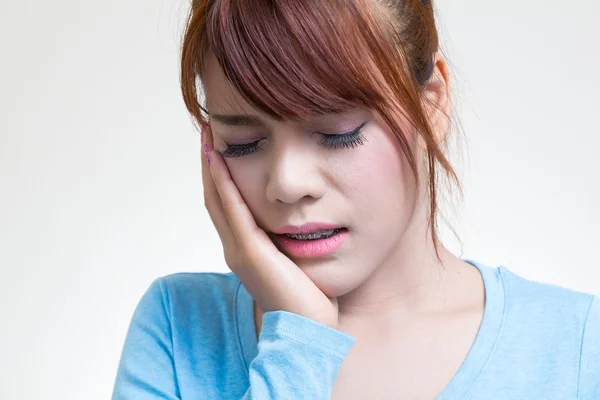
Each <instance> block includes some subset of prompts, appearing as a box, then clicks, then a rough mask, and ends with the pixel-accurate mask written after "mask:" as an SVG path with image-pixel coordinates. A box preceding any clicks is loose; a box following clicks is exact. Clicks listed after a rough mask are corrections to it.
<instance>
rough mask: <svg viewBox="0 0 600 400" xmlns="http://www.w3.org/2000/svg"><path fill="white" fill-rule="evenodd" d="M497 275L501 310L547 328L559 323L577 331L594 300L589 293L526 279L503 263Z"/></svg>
mask: <svg viewBox="0 0 600 400" xmlns="http://www.w3.org/2000/svg"><path fill="white" fill-rule="evenodd" d="M497 275H498V277H499V279H501V281H502V286H503V288H504V295H505V313H507V315H508V316H510V315H514V316H515V317H526V318H530V321H531V322H533V321H537V322H538V323H539V324H543V325H546V326H548V327H550V326H555V325H557V324H559V325H560V326H561V327H562V328H563V329H572V330H574V331H577V332H581V330H582V329H583V327H584V325H585V322H586V320H587V318H588V314H589V312H590V308H591V307H592V303H593V302H597V301H598V300H597V298H596V297H595V296H593V295H592V294H589V293H584V292H581V291H577V290H573V289H569V288H566V287H563V286H559V285H554V284H549V283H545V282H540V281H535V280H531V279H527V278H524V277H522V276H520V275H518V274H516V273H514V272H512V271H510V270H509V269H508V268H506V267H503V266H500V267H498V268H497Z"/></svg>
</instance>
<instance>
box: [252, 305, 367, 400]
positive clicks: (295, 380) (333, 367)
mask: <svg viewBox="0 0 600 400" xmlns="http://www.w3.org/2000/svg"><path fill="white" fill-rule="evenodd" d="M355 341H356V340H355V339H354V338H353V337H352V336H350V335H348V334H346V333H344V332H341V331H338V330H336V329H333V328H330V327H328V326H325V325H322V324H319V323H317V322H315V321H312V320H310V319H308V318H304V317H301V316H299V315H296V314H292V313H289V312H286V311H271V312H267V313H265V314H264V315H263V324H262V329H261V332H260V336H259V341H258V354H257V356H256V358H255V359H254V360H253V361H252V363H251V364H250V371H249V375H250V388H249V389H248V391H247V392H246V394H245V395H244V397H243V399H244V400H250V399H252V400H255V399H261V400H262V399H273V400H275V399H297V400H302V399H310V400H320V399H330V397H331V392H332V390H333V385H334V383H335V379H336V377H337V374H338V371H339V369H340V367H341V364H342V362H343V361H344V359H345V358H346V355H347V354H348V352H349V351H350V349H351V347H352V346H353V345H354V343H355Z"/></svg>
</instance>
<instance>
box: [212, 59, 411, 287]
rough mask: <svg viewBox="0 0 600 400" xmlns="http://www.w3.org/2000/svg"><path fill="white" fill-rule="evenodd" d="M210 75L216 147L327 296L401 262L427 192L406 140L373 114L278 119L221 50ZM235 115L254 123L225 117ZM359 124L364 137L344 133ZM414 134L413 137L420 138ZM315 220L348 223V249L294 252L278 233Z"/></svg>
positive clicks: (260, 219) (258, 216)
mask: <svg viewBox="0 0 600 400" xmlns="http://www.w3.org/2000/svg"><path fill="white" fill-rule="evenodd" d="M203 80H204V82H205V89H206V97H207V108H208V111H209V112H210V116H211V117H210V121H211V131H212V135H213V140H214V148H215V150H216V151H218V152H220V153H222V154H223V155H224V159H225V162H226V163H227V166H228V168H229V171H230V173H231V176H232V178H233V180H234V182H235V184H236V185H237V187H238V189H239V191H240V193H241V194H242V196H243V198H244V199H245V201H246V203H247V205H248V207H249V209H250V211H251V212H252V214H253V215H254V218H255V220H256V222H257V224H258V225H259V226H260V227H261V228H262V229H264V230H265V231H266V232H267V233H268V234H270V236H271V237H272V238H273V239H274V242H275V243H276V245H278V247H279V248H280V249H281V250H282V251H283V252H284V253H286V254H287V255H288V256H289V257H290V258H291V259H292V260H293V261H294V262H295V263H296V264H297V265H298V266H299V267H300V268H301V269H302V270H303V271H304V272H305V273H306V274H307V275H308V276H309V278H311V280H312V281H313V282H314V283H315V284H316V285H317V286H318V287H319V288H320V289H321V290H322V291H323V292H324V293H325V294H326V295H328V296H330V297H338V296H341V295H343V294H346V293H348V292H350V291H351V290H353V289H355V288H357V287H358V286H360V285H361V283H363V282H364V281H365V280H366V279H368V278H369V276H371V275H372V274H373V273H374V272H375V271H376V270H377V268H378V266H381V265H383V264H384V263H385V262H386V261H387V260H388V259H390V258H393V254H394V252H395V251H398V249H399V248H400V246H399V244H400V242H401V240H402V239H403V235H404V233H405V232H406V231H407V228H408V227H409V225H410V223H411V219H412V217H413V215H414V214H415V211H416V204H417V192H416V186H415V183H414V180H413V175H412V171H411V169H410V167H409V165H408V163H407V162H406V159H405V157H404V156H403V154H402V151H401V149H400V147H399V145H398V144H397V142H396V140H395V139H394V138H393V136H392V134H391V132H390V131H389V129H388V128H387V126H386V125H385V124H383V123H382V121H381V120H380V119H378V118H377V117H376V115H375V114H374V113H373V112H372V111H370V110H368V109H355V110H351V111H348V112H346V113H344V114H339V115H333V114H332V115H322V116H318V117H315V118H313V119H307V120H302V121H286V122H277V121H275V120H273V119H270V118H267V117H265V116H264V115H263V114H261V113H260V112H258V111H257V110H256V109H254V108H252V107H251V106H250V105H249V104H248V103H247V102H246V101H244V100H243V99H242V97H241V96H240V95H239V93H237V92H236V91H235V89H234V88H233V87H232V86H231V85H230V84H229V82H228V81H227V80H226V78H225V76H224V74H223V72H222V70H221V68H220V66H219V64H218V63H217V61H216V58H215V57H214V56H213V57H210V58H209V59H208V63H207V66H206V70H205V75H204V76H203ZM232 115H236V116H239V115H244V116H247V117H248V120H237V121H235V120H232V118H229V120H227V119H226V118H224V117H223V116H232ZM359 127H362V128H361V129H360V133H359V134H354V135H352V136H346V137H344V136H340V135H341V134H344V133H347V132H351V131H353V130H355V129H356V128H359ZM411 129H412V128H411ZM406 132H412V130H410V129H409V128H408V127H407V128H406ZM322 134H327V135H332V136H323V135H322ZM408 139H409V142H411V143H412V140H413V139H414V137H413V136H412V134H410V137H409V138H408ZM257 142H258V143H257ZM417 161H420V160H419V159H417ZM311 222H317V223H328V224H331V225H334V226H338V227H344V228H345V230H344V231H343V232H342V233H343V234H344V240H343V243H342V245H341V246H340V247H339V248H337V250H335V251H334V252H333V253H330V254H327V255H324V256H317V257H304V256H298V255H295V254H291V253H290V252H289V251H286V248H285V246H281V242H279V240H278V239H277V237H276V236H275V235H274V232H279V231H280V230H281V229H282V228H284V227H286V226H300V225H304V224H307V223H311ZM292 240H293V239H292Z"/></svg>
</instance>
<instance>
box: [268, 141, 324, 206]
mask: <svg viewBox="0 0 600 400" xmlns="http://www.w3.org/2000/svg"><path fill="white" fill-rule="evenodd" d="M308 150H309V149H302V148H299V147H297V146H293V147H292V146H290V147H288V148H287V149H281V148H280V149H278V151H276V152H272V153H271V164H270V170H269V177H268V183H267V189H266V190H267V199H268V200H269V201H270V202H272V203H288V204H293V203H296V202H298V201H300V200H302V199H309V198H310V199H318V198H321V197H322V196H323V194H324V192H325V182H324V179H323V176H322V174H321V173H320V171H319V160H318V159H317V157H316V156H315V155H314V154H311V152H310V151H308Z"/></svg>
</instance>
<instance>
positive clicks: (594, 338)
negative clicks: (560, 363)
mask: <svg viewBox="0 0 600 400" xmlns="http://www.w3.org/2000/svg"><path fill="white" fill-rule="evenodd" d="M577 398H578V399H579V400H596V399H600V298H599V297H598V296H594V297H593V299H592V302H591V305H590V308H589V311H588V316H587V320H586V323H585V328H584V331H583V338H582V342H581V366H580V369H579V390H578V396H577Z"/></svg>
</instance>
